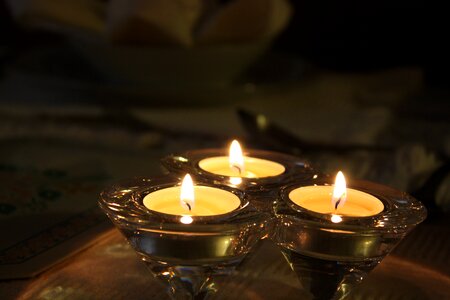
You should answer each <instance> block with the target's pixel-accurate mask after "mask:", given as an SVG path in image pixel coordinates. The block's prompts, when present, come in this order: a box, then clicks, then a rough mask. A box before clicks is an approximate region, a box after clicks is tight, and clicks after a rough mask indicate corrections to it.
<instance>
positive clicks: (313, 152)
mask: <svg viewBox="0 0 450 300" xmlns="http://www.w3.org/2000/svg"><path fill="white" fill-rule="evenodd" d="M424 9H425V5H424V3H423V1H403V0H400V1H395V2H388V1H378V2H374V1H371V2H363V3H361V2H358V1H339V2H330V3H328V2H321V1H320V2H317V1H303V0H302V1H289V0H170V1H169V0H79V1H69V0H60V1H51V0H0V144H1V147H0V180H1V182H0V192H1V194H2V197H1V198H0V224H1V226H0V232H1V235H2V236H3V237H4V238H2V240H1V242H0V278H3V279H5V280H6V279H8V281H0V289H3V290H4V293H5V295H8V296H9V297H12V298H14V297H16V296H18V295H22V297H24V298H23V299H28V298H26V296H24V295H30V294H26V293H25V292H23V291H25V290H26V288H23V286H24V282H26V283H27V284H28V282H29V281H11V279H13V278H30V277H33V276H36V275H37V274H40V273H41V272H42V271H43V270H45V269H48V268H49V266H51V265H53V264H55V263H56V262H58V261H61V260H62V259H63V258H67V256H68V255H69V254H71V253H75V252H79V251H80V250H81V249H84V248H86V247H87V246H89V245H95V243H96V238H97V237H98V234H99V233H101V232H104V230H105V228H107V227H108V226H109V225H108V222H105V218H103V216H101V215H99V214H98V210H97V208H96V201H97V195H98V193H99V191H100V190H101V189H102V188H103V187H105V186H106V185H107V184H109V183H111V182H113V181H116V180H120V179H123V178H129V177H133V176H151V175H158V174H161V173H162V170H161V168H160V166H159V158H161V157H162V156H165V155H169V154H172V153H180V152H183V151H186V150H189V149H198V148H206V147H214V148H226V147H227V146H228V144H229V142H230V141H231V140H232V139H234V138H237V139H239V141H241V143H242V144H243V147H244V149H245V148H260V149H266V150H275V151H280V152H285V153H290V154H294V155H298V156H300V157H302V158H303V159H304V160H305V161H306V162H308V163H310V164H311V165H312V166H313V167H315V168H317V169H318V170H320V171H323V172H326V173H330V174H335V173H336V172H337V171H338V170H343V171H344V173H345V174H346V176H347V177H348V178H349V181H351V179H367V180H373V181H376V182H380V183H383V184H386V185H389V186H392V187H395V188H397V189H400V190H404V191H407V192H409V193H411V194H412V195H414V196H416V197H417V198H418V199H419V200H422V201H423V202H424V204H425V205H426V206H427V208H428V210H429V218H428V221H427V222H428V225H427V226H431V227H432V228H437V229H436V230H438V231H437V232H439V234H436V235H437V236H441V235H442V236H446V235H447V233H448V231H449V229H448V220H447V219H448V212H449V211H450V162H449V155H450V101H449V99H450V90H449V80H450V78H449V72H448V70H449V67H450V66H449V57H448V53H449V51H448V50H449V49H448V45H447V44H445V43H444V42H443V37H444V36H446V34H447V32H446V30H445V29H444V28H445V26H441V25H443V24H437V23H438V22H432V23H427V22H426V21H425V17H424V14H425V13H424ZM61 228H62V229H61ZM424 235H428V236H429V231H426V230H425V231H424ZM447 236H448V235H447ZM415 240H416V242H417V240H419V242H421V241H422V240H421V238H420V237H416V238H415ZM419 242H417V243H419ZM423 243H425V244H427V245H428V244H429V245H434V244H436V243H438V244H439V249H438V250H436V251H435V252H433V253H435V254H436V253H443V254H442V261H441V262H440V263H437V262H436V257H431V256H427V255H424V256H423V257H422V256H420V255H418V254H417V253H416V254H417V255H416V254H414V255H415V256H414V255H412V256H411V257H412V259H416V260H418V261H420V263H421V264H423V265H429V264H430V262H431V261H433V262H434V264H433V266H437V267H436V268H438V271H439V272H441V273H440V274H444V275H442V276H444V278H446V280H448V278H449V277H448V276H449V274H450V262H449V259H448V257H449V256H448V253H449V252H450V246H449V244H448V243H444V242H442V241H441V240H439V241H437V240H431V241H430V240H427V241H424V242H423ZM421 249H422V248H421ZM52 251H53V252H52ZM420 251H423V253H426V252H427V250H426V249H422V250H420ZM433 251H434V250H433ZM436 255H437V254H436ZM418 257H420V259H422V260H420V259H419V258H418ZM12 270H14V271H12ZM48 272H49V271H48ZM34 278H35V277H34ZM37 278H39V277H37ZM28 280H30V279H28ZM31 282H32V280H31ZM27 284H25V285H26V286H27ZM428 292H429V291H428ZM0 294H1V293H0ZM31 295H34V294H31ZM69 298H70V297H68V298H67V299H69ZM21 299H22V298H21ZM80 299H81V298H80Z"/></svg>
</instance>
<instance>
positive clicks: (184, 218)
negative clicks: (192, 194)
mask: <svg viewBox="0 0 450 300" xmlns="http://www.w3.org/2000/svg"><path fill="white" fill-rule="evenodd" d="M193 221H194V220H193V219H192V217H191V216H182V217H181V218H180V222H181V223H183V224H191V223H192V222H193Z"/></svg>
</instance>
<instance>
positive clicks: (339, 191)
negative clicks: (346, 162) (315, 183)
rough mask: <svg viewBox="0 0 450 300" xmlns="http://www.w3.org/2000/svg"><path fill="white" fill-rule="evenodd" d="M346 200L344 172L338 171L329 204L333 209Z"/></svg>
mask: <svg viewBox="0 0 450 300" xmlns="http://www.w3.org/2000/svg"><path fill="white" fill-rule="evenodd" d="M346 200H347V184H346V183H345V177H344V174H343V173H342V172H341V171H339V172H338V173H337V175H336V180H335V182H334V189H333V196H332V197H331V204H332V205H333V207H334V209H338V207H342V206H343V205H344V203H345V201H346Z"/></svg>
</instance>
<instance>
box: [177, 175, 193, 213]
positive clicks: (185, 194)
mask: <svg viewBox="0 0 450 300" xmlns="http://www.w3.org/2000/svg"><path fill="white" fill-rule="evenodd" d="M180 204H181V206H182V207H184V208H185V209H187V210H189V211H191V210H192V209H193V208H194V204H195V195H194V182H193V181H192V178H191V175H189V174H186V176H184V179H183V182H182V183H181V193H180Z"/></svg>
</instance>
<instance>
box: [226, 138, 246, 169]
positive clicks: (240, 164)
mask: <svg viewBox="0 0 450 300" xmlns="http://www.w3.org/2000/svg"><path fill="white" fill-rule="evenodd" d="M229 161H230V168H231V169H233V170H237V172H239V175H242V174H243V173H244V156H243V155H242V149H241V145H239V142H238V141H236V140H233V142H232V143H231V145H230V156H229Z"/></svg>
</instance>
